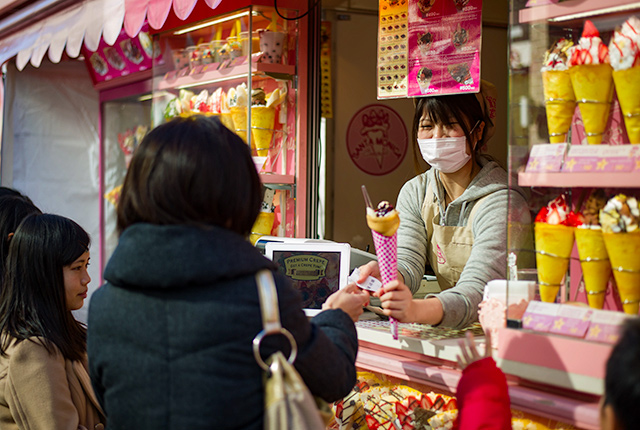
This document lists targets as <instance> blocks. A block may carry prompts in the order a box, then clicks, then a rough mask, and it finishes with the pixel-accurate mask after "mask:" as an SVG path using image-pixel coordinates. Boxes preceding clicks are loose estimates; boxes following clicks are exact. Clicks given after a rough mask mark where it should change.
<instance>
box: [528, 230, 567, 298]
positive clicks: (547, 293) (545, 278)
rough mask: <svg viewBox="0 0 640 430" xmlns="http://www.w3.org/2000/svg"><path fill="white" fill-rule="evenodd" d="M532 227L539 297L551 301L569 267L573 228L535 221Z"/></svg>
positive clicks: (556, 293)
mask: <svg viewBox="0 0 640 430" xmlns="http://www.w3.org/2000/svg"><path fill="white" fill-rule="evenodd" d="M534 229H535V243H536V265H537V268H538V283H539V284H540V299H541V300H542V301H543V302H549V303H553V302H554V301H555V299H556V296H557V295H558V290H559V289H560V284H561V283H562V279H563V278H564V276H565V274H566V273H567V269H568V267H569V257H570V256H571V250H572V249H573V230H574V228H573V227H569V226H566V225H554V224H545V223H540V222H536V223H535V227H534Z"/></svg>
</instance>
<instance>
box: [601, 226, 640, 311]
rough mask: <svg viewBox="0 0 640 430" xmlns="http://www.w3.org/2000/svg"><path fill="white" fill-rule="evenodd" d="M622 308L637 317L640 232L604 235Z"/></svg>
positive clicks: (639, 278)
mask: <svg viewBox="0 0 640 430" xmlns="http://www.w3.org/2000/svg"><path fill="white" fill-rule="evenodd" d="M603 237H604V243H605V245H606V248H607V252H608V253H609V258H610V259H611V267H612V270H613V277H614V278H615V280H616V286H617V288H618V294H619V295H620V300H621V301H622V308H623V309H624V312H625V313H627V314H633V315H636V314H637V313H638V304H639V303H640V232H637V231H636V232H633V233H603Z"/></svg>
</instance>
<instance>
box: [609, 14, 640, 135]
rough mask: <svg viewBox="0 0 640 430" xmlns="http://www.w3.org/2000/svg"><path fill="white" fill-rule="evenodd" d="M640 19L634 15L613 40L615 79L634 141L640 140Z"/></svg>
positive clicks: (626, 122) (620, 28) (611, 52)
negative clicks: (639, 45) (639, 44)
mask: <svg viewBox="0 0 640 430" xmlns="http://www.w3.org/2000/svg"><path fill="white" fill-rule="evenodd" d="M639 32H640V20H639V19H638V18H636V17H634V16H632V17H630V18H629V19H627V20H626V21H625V22H624V23H623V24H622V26H620V27H619V28H617V29H616V31H615V32H614V34H613V37H612V38H611V42H610V43H609V60H610V63H611V67H613V82H614V84H615V88H616V92H617V94H618V101H619V102H620V108H621V110H622V114H623V117H624V124H625V126H626V128H627V135H628V136H629V142H630V143H640V53H639V47H638V43H640V36H639Z"/></svg>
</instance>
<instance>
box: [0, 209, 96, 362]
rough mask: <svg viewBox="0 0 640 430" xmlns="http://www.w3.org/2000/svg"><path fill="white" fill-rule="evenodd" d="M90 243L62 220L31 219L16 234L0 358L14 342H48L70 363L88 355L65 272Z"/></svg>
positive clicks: (0, 302) (4, 295)
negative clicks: (69, 300) (72, 309)
mask: <svg viewBox="0 0 640 430" xmlns="http://www.w3.org/2000/svg"><path fill="white" fill-rule="evenodd" d="M89 245H90V238H89V235H88V234H87V232H86V231H84V230H83V229H82V227H80V226H79V225H78V224H77V223H75V222H74V221H72V220H70V219H68V218H65V217H62V216H59V215H51V214H44V215H30V216H28V217H27V218H25V219H24V221H22V223H21V224H20V226H19V227H18V229H17V230H16V232H15V234H14V236H13V238H12V239H11V245H10V246H9V256H8V257H7V266H6V267H7V271H6V273H5V282H4V286H3V289H2V292H1V293H0V333H2V341H1V342H0V354H2V355H6V351H7V348H9V346H10V345H11V342H12V341H13V338H15V339H17V341H18V342H21V341H23V340H25V339H29V338H31V337H35V336H38V337H41V338H43V339H44V342H43V345H44V346H45V348H47V350H48V351H49V353H51V354H53V353H54V349H53V346H52V345H55V346H56V347H58V349H59V350H60V352H61V353H62V355H63V356H64V357H65V358H67V359H69V360H81V359H83V357H84V354H85V352H86V329H85V327H84V325H82V324H81V323H80V322H78V321H76V319H75V318H74V317H73V314H72V313H71V312H70V311H69V310H67V303H66V294H65V287H64V274H63V268H64V267H65V266H69V265H71V264H72V263H73V262H74V261H75V260H77V259H78V258H79V257H80V256H81V255H82V254H84V253H85V252H86V251H88V250H89Z"/></svg>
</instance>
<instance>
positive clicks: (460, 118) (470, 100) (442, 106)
mask: <svg viewBox="0 0 640 430" xmlns="http://www.w3.org/2000/svg"><path fill="white" fill-rule="evenodd" d="M414 104H415V112H414V115H413V129H412V130H413V142H414V151H413V155H414V165H415V166H416V170H418V166H419V162H418V158H419V154H420V148H419V147H418V128H419V127H420V118H422V116H423V115H425V114H426V115H428V117H429V119H430V120H431V121H432V122H433V123H434V124H450V123H451V122H454V121H455V122H457V123H458V124H460V127H461V128H462V131H464V135H465V136H466V137H467V142H471V141H472V139H471V131H472V128H473V127H474V125H475V124H476V123H477V122H478V121H485V122H490V121H491V120H490V119H489V118H485V116H484V114H483V113H482V107H480V102H479V101H478V99H477V98H476V95H475V94H456V95H449V96H433V97H420V98H417V99H415V102H414ZM486 125H489V124H486ZM487 130H488V127H486V126H485V128H484V132H483V135H482V139H481V140H480V141H479V142H478V144H477V145H476V146H475V151H474V152H473V153H472V154H471V155H472V157H474V160H475V156H476V153H477V152H478V151H479V150H480V148H482V147H483V145H484V143H485V133H486V131H487Z"/></svg>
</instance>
